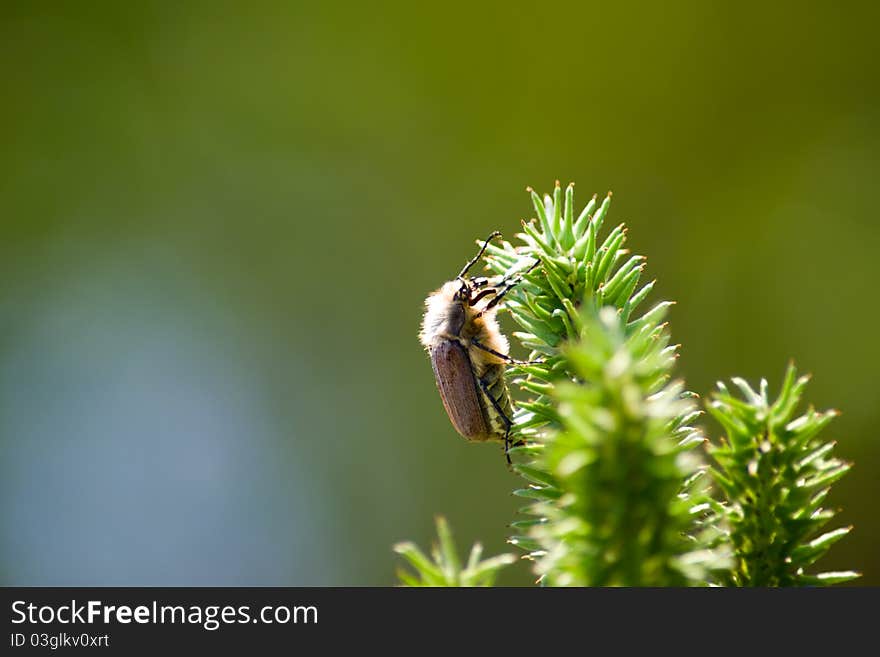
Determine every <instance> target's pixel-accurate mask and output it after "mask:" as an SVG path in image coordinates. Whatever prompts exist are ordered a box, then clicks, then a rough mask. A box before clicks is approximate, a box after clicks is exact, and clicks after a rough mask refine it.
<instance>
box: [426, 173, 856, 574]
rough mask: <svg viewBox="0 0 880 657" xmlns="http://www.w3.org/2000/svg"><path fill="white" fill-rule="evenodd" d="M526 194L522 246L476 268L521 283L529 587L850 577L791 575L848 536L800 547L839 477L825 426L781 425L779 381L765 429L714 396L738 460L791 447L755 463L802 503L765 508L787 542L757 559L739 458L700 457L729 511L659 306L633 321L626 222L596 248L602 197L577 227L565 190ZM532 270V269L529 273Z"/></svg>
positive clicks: (638, 295) (519, 458) (639, 301)
mask: <svg viewBox="0 0 880 657" xmlns="http://www.w3.org/2000/svg"><path fill="white" fill-rule="evenodd" d="M528 191H529V194H530V196H531V199H532V204H533V207H534V210H535V213H536V219H533V220H531V221H530V222H523V232H522V233H521V234H520V235H518V237H519V239H520V240H521V242H522V244H520V245H519V246H513V245H512V244H511V243H509V242H502V243H501V244H500V245H495V244H492V245H489V247H488V249H487V257H486V263H487V267H488V269H489V270H490V271H491V272H492V273H493V274H495V275H498V276H500V277H504V278H507V279H510V278H513V277H514V276H517V275H519V276H521V277H522V283H521V284H520V285H518V286H517V287H515V288H513V289H512V290H511V291H510V292H509V294H508V295H507V297H506V303H505V307H506V309H507V311H508V312H509V313H510V315H511V317H512V318H513V320H514V321H515V322H517V324H518V325H519V326H520V328H521V329H522V330H520V331H517V332H514V333H513V336H514V337H515V338H517V339H518V340H519V342H520V343H521V344H522V345H523V346H524V347H525V348H526V349H528V350H529V351H530V352H531V357H530V360H531V361H532V362H531V363H529V364H525V365H517V366H516V367H514V368H511V372H510V373H511V374H512V375H513V376H514V377H516V378H515V379H514V383H515V384H517V385H518V386H519V388H520V389H521V390H522V391H523V392H524V393H526V394H527V395H529V399H528V400H526V401H522V402H520V403H518V404H517V406H518V410H517V411H516V413H515V415H514V418H513V424H514V426H513V429H512V436H511V438H512V442H513V444H515V445H516V446H515V447H513V448H512V449H511V450H510V453H511V455H512V456H513V457H514V464H513V467H514V469H515V470H516V472H517V473H519V474H520V475H521V476H522V477H523V478H524V480H525V485H524V486H523V487H522V488H520V489H518V490H516V491H515V494H516V495H519V496H521V497H523V498H525V499H527V500H528V504H527V506H525V507H524V508H523V509H522V510H521V511H522V513H523V514H524V515H525V516H526V517H525V518H522V519H518V520H516V521H514V522H512V523H511V526H512V527H513V528H514V530H515V532H516V534H515V535H514V536H512V537H510V539H509V540H510V543H512V544H514V545H516V546H518V547H519V548H521V549H523V550H525V552H526V555H525V556H526V558H527V559H530V560H532V562H533V568H534V572H535V573H536V575H537V576H538V578H539V580H540V581H541V582H542V583H543V584H546V585H554V586H557V585H624V586H665V585H681V586H683V585H687V586H699V585H707V584H716V583H717V584H734V585H736V584H747V583H755V584H760V583H764V584H767V585H786V584H796V583H797V584H807V583H823V582H824V583H831V582H834V581H842V580H843V579H847V578H849V577H851V576H853V575H854V574H853V573H836V574H827V573H826V574H825V575H820V576H814V577H810V576H807V575H804V574H803V572H802V571H799V570H798V568H800V567H801V566H802V565H806V564H808V563H811V562H812V561H810V560H815V559H816V558H818V557H819V556H821V555H822V554H824V552H825V550H827V547H828V546H829V545H830V544H831V543H832V542H834V541H835V540H837V539H839V538H840V537H841V536H842V535H843V533H845V531H843V532H841V531H840V530H839V531H838V532H831V533H829V534H825V535H823V536H821V537H819V538H816V539H812V540H811V539H810V537H811V536H813V535H814V534H815V532H816V531H818V528H819V527H820V526H821V524H822V523H823V522H824V521H825V520H827V512H820V511H817V510H818V504H819V503H820V502H821V500H822V499H823V498H824V496H825V494H827V490H826V488H827V485H828V484H830V483H831V481H833V480H834V479H836V478H837V477H839V476H842V475H843V474H844V473H845V471H846V468H847V467H848V466H845V465H844V464H841V463H840V462H837V461H834V460H827V459H825V456H826V455H827V452H824V451H821V450H822V447H821V446H820V445H819V444H818V443H814V442H810V439H811V437H812V436H813V435H814V434H815V431H813V429H815V428H816V427H817V426H819V427H820V426H821V425H823V424H824V420H823V419H822V417H824V416H821V414H820V415H815V414H812V415H810V414H808V416H806V417H807V419H806V420H802V421H795V422H788V420H786V422H785V423H783V424H779V423H780V422H782V419H781V418H783V417H784V413H791V412H792V411H793V405H792V404H791V400H792V399H794V400H795V401H794V404H795V405H796V397H797V396H798V395H799V389H797V390H796V391H793V390H791V389H790V388H792V384H787V385H788V388H784V390H783V392H784V394H783V397H784V399H785V400H786V401H785V402H784V403H782V405H780V406H778V407H776V406H774V408H776V411H775V412H774V413H775V414H772V413H771V416H772V418H774V419H772V420H767V419H766V417H765V415H766V413H765V414H764V415H761V412H760V411H756V412H755V413H753V414H751V415H750V414H749V413H746V411H745V410H744V409H745V408H746V407H749V405H750V404H752V405H754V400H753V399H752V398H751V397H749V401H748V402H745V403H743V402H741V401H739V400H735V399H734V398H732V397H731V396H730V395H727V394H726V392H725V391H722V392H723V393H725V394H724V395H723V397H716V399H715V402H714V403H713V406H712V407H711V410H712V411H713V414H714V415H716V417H719V414H720V417H719V419H721V418H724V419H725V420H726V421H728V422H729V423H734V426H735V428H736V430H737V431H739V430H740V425H741V424H743V422H744V420H743V419H742V418H740V417H738V416H736V417H735V414H736V413H746V416H747V417H748V418H751V419H753V420H754V422H757V424H755V423H753V424H752V425H746V428H745V429H743V431H744V432H745V433H740V434H737V435H736V441H737V446H738V447H737V449H739V446H741V445H745V444H746V443H747V442H748V440H752V441H753V442H754V443H755V444H756V445H757V449H758V450H759V451H760V450H761V449H763V448H764V447H763V446H764V444H765V442H766V441H764V440H759V439H758V438H756V437H757V436H760V435H762V434H761V433H760V431H761V430H763V429H764V428H766V427H770V430H771V431H775V432H776V433H774V434H773V436H774V440H775V441H776V442H773V440H771V444H774V445H775V444H777V443H778V444H780V445H782V444H784V445H791V446H793V445H794V444H795V443H797V444H798V445H800V446H802V447H803V448H804V449H801V448H800V447H798V448H794V447H790V448H787V450H782V452H783V453H785V454H787V455H788V456H787V457H786V458H788V461H786V460H785V459H781V460H773V459H772V458H770V457H767V458H764V459H763V461H761V463H763V464H764V465H763V468H764V469H765V470H766V476H768V477H770V479H772V478H773V477H772V476H770V475H771V474H772V473H773V472H775V470H776V469H777V468H783V467H788V468H789V469H788V470H786V471H785V473H784V474H781V475H780V476H781V477H782V478H783V479H784V480H785V481H788V482H789V484H792V482H793V485H794V488H791V490H795V489H797V490H798V491H800V492H803V493H805V492H806V491H808V490H809V491H812V492H813V495H812V496H809V497H808V498H802V497H798V495H794V496H789V497H787V498H786V499H787V500H788V502H787V504H789V506H788V507H786V506H785V504H783V501H782V500H781V501H780V502H779V504H777V505H775V506H765V507H762V510H761V512H762V513H764V514H771V515H773V514H780V515H779V517H778V518H776V520H774V521H773V522H777V523H780V524H781V525H782V526H784V527H786V528H787V529H786V531H789V532H790V537H791V538H790V540H788V539H786V540H787V542H785V544H786V545H787V546H788V548H787V551H780V550H777V551H776V552H772V553H768V552H767V551H756V549H754V546H756V545H758V544H759V543H758V542H757V541H758V536H759V535H760V533H761V532H762V531H764V529H766V528H767V527H768V526H769V525H768V522H769V521H768V520H766V519H761V520H756V519H754V518H751V514H752V513H753V511H754V509H753V507H750V506H749V505H748V504H745V503H744V499H745V498H740V497H737V495H740V494H743V495H744V494H745V491H748V490H750V489H748V487H746V486H743V485H742V484H741V483H740V480H739V478H738V477H739V476H740V474H741V473H740V472H739V471H738V470H736V466H740V465H742V463H741V458H742V456H743V453H744V452H743V451H742V450H740V451H735V452H731V451H730V450H728V451H725V448H716V449H714V450H713V455H714V457H715V459H716V463H717V464H718V468H717V469H716V471H715V474H716V476H718V477H719V482H720V483H721V484H722V490H723V491H724V493H725V494H726V495H727V499H725V500H722V501H716V500H714V499H712V498H711V497H710V494H709V492H710V473H709V468H708V465H707V464H706V463H705V459H704V458H703V450H702V449H699V448H700V447H702V446H703V445H705V444H706V442H707V441H706V439H705V438H704V436H703V433H702V431H701V429H699V428H698V427H697V426H696V425H695V422H696V421H697V420H698V419H699V417H700V415H701V411H700V410H699V409H698V408H697V405H696V403H695V401H694V400H695V398H696V395H694V394H693V393H690V392H688V391H686V390H685V387H684V384H683V383H681V382H680V381H676V380H674V379H672V372H673V367H674V364H675V361H676V359H677V345H671V344H670V342H671V340H670V334H669V329H668V324H667V323H666V322H664V321H663V320H664V318H665V316H666V314H667V312H668V310H669V308H670V306H671V305H672V303H671V302H668V301H660V302H655V303H654V304H653V305H651V306H649V307H648V309H647V310H646V311H644V312H641V311H640V310H639V309H640V308H641V307H642V305H643V304H644V303H645V302H646V300H647V299H648V297H649V295H650V294H651V292H652V290H653V288H654V285H655V283H654V281H651V282H649V283H647V284H644V285H640V283H641V277H642V274H643V272H644V269H645V258H644V257H643V256H640V255H632V254H630V252H629V251H628V250H626V249H625V248H624V244H625V242H626V238H627V231H626V228H625V227H624V226H623V224H621V225H618V226H616V227H614V228H613V229H612V230H611V231H609V233H608V234H607V235H606V236H605V237H604V239H603V238H600V235H601V230H602V227H603V224H604V220H605V218H606V216H607V213H608V209H609V206H610V202H611V195H610V194H609V195H608V197H606V198H605V199H604V200H603V202H602V203H601V204H598V202H597V197H596V196H594V197H593V198H592V200H591V201H590V202H589V203H588V204H587V206H586V207H585V208H584V209H583V210H582V211H581V212H580V213H578V214H577V215H576V214H575V205H574V186H573V185H569V186H568V187H567V188H566V189H565V191H564V192H563V190H562V188H561V187H560V185H559V183H558V182H557V184H556V187H555V189H554V192H553V194H552V196H551V195H545V196H544V198H543V199H542V198H541V197H540V196H538V194H536V193H535V192H534V191H532V190H531V189H529V190H528ZM536 259H537V260H539V261H540V265H541V266H540V267H538V268H535V269H534V270H532V271H528V270H529V267H530V265H531V264H533V263H534V262H535V260H536ZM538 359H539V360H538ZM795 387H796V386H795ZM801 387H802V386H801ZM786 390H788V392H787V393H786ZM795 392H796V393H797V394H795ZM781 399H782V398H781ZM763 400H764V402H765V404H766V395H764V397H763ZM719 403H720V404H721V406H720V407H719V406H718V405H717V404H719ZM779 403H780V402H777V404H779ZM755 408H757V407H755ZM785 417H787V416H785ZM758 418H764V420H763V421H765V424H764V425H761V424H760V422H759V421H758ZM766 422H770V424H769V425H768V424H766ZM798 422H801V424H798ZM774 423H775V424H774ZM725 426H727V425H725ZM780 427H782V428H783V429H784V431H783V430H782V429H780ZM746 434H748V435H749V436H750V438H749V439H748V440H747V439H746V438H745V437H744V436H745V435H746ZM793 436H797V437H796V438H795V437H793ZM755 441H757V442H755ZM731 442H732V441H731ZM749 444H752V443H749ZM798 449H800V450H801V451H797V450H798ZM804 450H806V451H804ZM753 451H754V450H753ZM750 454H752V452H750ZM752 455H753V454H752ZM811 455H812V459H810V458H809V457H810V456H811ZM798 459H800V460H798ZM795 464H796V465H797V468H800V469H799V470H798V469H797V468H795ZM745 467H746V469H747V471H748V468H749V467H750V466H748V464H746V466H745ZM814 470H815V471H816V474H815V476H813V475H810V477H812V478H809V477H808V479H807V480H806V481H807V482H808V483H805V484H803V485H801V484H798V483H797V482H798V481H799V480H797V479H792V478H791V477H792V476H793V475H792V473H794V472H795V471H797V472H799V473H800V474H801V475H807V473H812V472H813V471H814ZM761 472H762V473H763V472H764V470H762V471H761ZM762 476H764V475H762ZM736 486H739V488H737V487H736ZM823 486H824V487H823ZM777 492H780V491H777ZM780 494H782V493H781V492H780ZM799 494H800V493H799ZM786 514H787V515H786ZM804 514H806V515H804ZM807 516H808V517H807ZM770 524H772V523H770ZM805 541H806V542H805ZM774 545H775V543H774ZM742 550H751V551H750V552H748V551H747V552H745V553H742V552H741V551H742ZM756 559H757V560H758V561H760V569H761V572H764V571H766V570H768V569H769V570H773V571H774V572H783V571H784V572H789V571H791V572H793V573H794V576H793V577H789V578H781V577H778V578H776V579H773V578H769V579H764V580H760V581H759V580H755V579H753V575H754V573H755V572H756V569H757V568H758V567H759V566H758V562H756V561H755V560H756ZM780 560H781V561H780ZM786 560H789V561H786ZM411 562H412V560H411ZM771 564H772V565H771ZM414 565H415V564H414ZM424 565H425V564H424V563H421V565H416V568H417V569H420V568H421V567H422V566H424ZM744 569H747V572H748V573H750V575H749V576H748V577H746V576H745V575H744V574H743V573H744V572H745V571H744ZM774 569H775V570H774Z"/></svg>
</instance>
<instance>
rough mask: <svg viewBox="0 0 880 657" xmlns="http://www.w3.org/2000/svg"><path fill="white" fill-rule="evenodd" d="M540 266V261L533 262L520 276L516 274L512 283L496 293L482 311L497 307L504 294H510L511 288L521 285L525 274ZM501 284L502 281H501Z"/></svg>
mask: <svg viewBox="0 0 880 657" xmlns="http://www.w3.org/2000/svg"><path fill="white" fill-rule="evenodd" d="M540 264H541V261H540V260H535V262H533V263H532V266H531V267H529V268H528V269H526V270H525V271H524V272H523V273H521V274H517V275H516V277H515V278H514V279H513V280H512V281H510V282H509V283H508V284H507V285H506V286H505V287H504V289H503V290H501V291H500V292H498V293H497V294H496V295H495V296H494V297H492V300H491V301H490V302H489V303H487V304H486V307H485V308H484V309H483V310H484V311H486V310H489V309H490V308H494V307H495V306H497V305H498V304H499V303H500V302H501V299H503V298H504V295H505V294H507V293H508V292H510V291H511V290H512V289H513V288H515V287H516V286H517V285H519V284H520V283H522V281H523V276H525V275H526V274H528V273H529V272H530V271H532V270H533V269H534V268H535V267H537V266H538V265H540ZM501 282H502V283H503V282H504V281H501Z"/></svg>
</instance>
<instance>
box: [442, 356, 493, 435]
mask: <svg viewBox="0 0 880 657" xmlns="http://www.w3.org/2000/svg"><path fill="white" fill-rule="evenodd" d="M431 365H432V366H433V368H434V378H435V379H436V380H437V389H438V390H439V391H440V398H441V399H442V400H443V407H444V408H445V409H446V414H447V415H448V416H449V420H450V422H452V426H454V427H455V430H456V431H458V433H460V434H461V435H462V436H464V437H465V438H467V439H468V440H488V439H489V438H490V437H491V436H490V435H489V433H490V431H489V427H488V426H487V425H486V418H485V414H484V412H483V407H482V406H481V405H480V399H479V393H478V391H477V386H476V382H475V381H474V374H473V372H472V371H471V361H470V358H468V355H467V352H466V351H465V349H464V347H462V346H461V345H460V344H458V343H457V342H453V341H452V340H440V341H438V343H437V344H435V345H434V346H433V347H431Z"/></svg>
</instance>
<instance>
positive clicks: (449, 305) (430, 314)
mask: <svg viewBox="0 0 880 657" xmlns="http://www.w3.org/2000/svg"><path fill="white" fill-rule="evenodd" d="M460 288H461V282H460V281H449V282H448V283H445V284H444V285H443V287H441V288H440V289H438V290H435V291H434V292H432V293H431V294H430V295H429V296H428V298H427V299H425V317H424V319H423V320H422V330H421V332H420V333H419V339H420V340H421V342H422V345H423V346H424V347H425V349H428V350H430V349H431V347H432V346H433V345H434V344H435V343H436V341H437V340H453V341H455V342H458V343H459V344H460V345H461V346H463V347H464V348H465V349H466V350H467V352H468V355H469V356H470V359H471V363H472V365H473V367H474V370H475V372H474V373H475V374H476V375H477V376H478V377H481V376H483V374H484V373H485V371H486V368H487V367H489V366H490V365H499V364H504V360H503V359H502V358H499V357H497V356H494V355H493V354H491V353H489V352H488V351H485V350H483V349H480V348H478V347H475V346H474V345H473V343H474V342H478V343H479V344H481V345H483V346H484V347H488V348H489V349H493V350H494V351H497V352H498V353H500V354H507V353H508V351H509V346H508V343H507V338H505V337H504V335H503V334H502V333H501V330H500V328H499V327H498V320H497V319H496V318H495V312H496V310H497V309H496V308H491V309H489V310H485V309H484V308H485V305H486V304H487V303H488V301H489V300H488V299H486V301H485V302H483V303H479V304H477V305H476V306H470V305H468V303H467V301H466V300H464V299H457V298H456V292H458V290H459V289H460Z"/></svg>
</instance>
